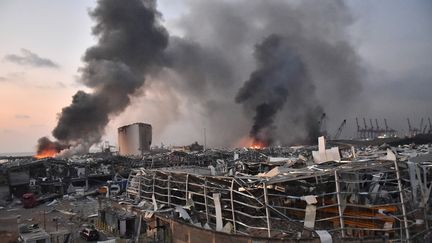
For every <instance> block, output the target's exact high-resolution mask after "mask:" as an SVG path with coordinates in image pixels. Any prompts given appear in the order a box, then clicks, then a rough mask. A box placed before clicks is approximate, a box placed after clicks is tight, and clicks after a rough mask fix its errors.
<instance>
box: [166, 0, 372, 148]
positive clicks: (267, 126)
mask: <svg viewBox="0 0 432 243" xmlns="http://www.w3.org/2000/svg"><path fill="white" fill-rule="evenodd" d="M188 4H189V7H190V9H189V11H188V14H185V15H184V16H183V17H182V18H181V19H180V20H179V21H178V22H177V23H176V24H177V25H176V27H180V28H181V29H182V37H181V38H174V37H171V38H170V45H169V47H168V49H167V52H168V53H169V54H170V55H169V57H170V60H172V62H171V66H169V67H170V68H171V69H172V71H173V72H175V73H176V74H178V75H179V76H180V78H177V77H176V79H172V80H173V81H171V80H169V79H168V80H164V81H166V82H167V83H172V87H174V88H175V89H176V90H177V92H178V93H179V97H181V98H182V99H185V100H187V101H186V102H189V103H191V104H193V105H194V106H195V107H196V106H198V105H197V104H199V105H200V106H201V107H199V108H201V110H200V113H201V114H203V116H204V117H205V118H204V119H206V121H205V123H207V124H209V125H208V126H207V128H208V129H207V131H208V132H209V134H208V136H207V141H209V138H210V140H211V141H210V142H209V143H210V144H212V145H215V144H216V145H218V146H221V145H222V146H223V145H232V144H235V142H236V141H238V139H239V138H241V137H244V136H245V133H247V132H248V130H249V133H250V135H251V136H252V137H253V138H255V139H257V140H258V142H264V143H273V144H292V143H304V142H308V141H310V140H313V141H315V140H316V136H317V135H318V134H319V124H318V121H319V118H320V116H321V114H322V113H323V112H324V111H325V112H326V113H327V114H329V116H330V117H331V119H332V121H333V120H335V121H337V120H339V119H340V118H345V114H346V113H347V112H348V111H349V108H350V105H351V104H353V103H354V102H353V101H354V100H355V99H356V97H358V96H357V95H358V94H359V93H360V92H361V86H362V85H361V84H362V77H363V75H364V70H363V68H362V65H361V60H360V58H359V56H358V55H357V53H356V50H355V48H354V47H353V46H352V45H351V43H350V42H351V39H350V35H349V32H348V30H349V27H350V25H351V24H352V23H353V21H354V19H353V18H352V15H351V13H350V11H349V9H348V8H347V6H346V5H345V4H344V2H343V1H340V0H329V1H323V2H320V3H318V4H317V2H316V1H313V0H302V1H286V0H273V1H259V0H236V1H189V2H188ZM197 20H199V21H197ZM257 43H260V44H257ZM254 47H255V49H254ZM254 50H255V51H254ZM252 53H255V54H254V55H255V60H254V58H253V55H251V54H252ZM245 80H247V81H246V83H244V81H245ZM234 100H235V101H236V102H237V103H239V104H241V106H239V105H235V104H233V102H234ZM228 101H230V102H228ZM199 108H194V112H195V111H196V109H199ZM242 109H243V112H242ZM187 112H188V111H185V113H187ZM193 114H194V113H193V112H191V114H187V115H185V116H186V117H188V116H191V115H193ZM203 123H204V122H203ZM249 125H250V127H251V129H245V128H247V127H248V126H249ZM221 131H223V132H221Z"/></svg>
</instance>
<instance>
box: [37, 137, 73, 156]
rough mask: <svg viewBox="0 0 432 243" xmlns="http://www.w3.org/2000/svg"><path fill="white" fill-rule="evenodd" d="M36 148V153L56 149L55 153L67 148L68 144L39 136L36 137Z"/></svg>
mask: <svg viewBox="0 0 432 243" xmlns="http://www.w3.org/2000/svg"><path fill="white" fill-rule="evenodd" d="M38 145H39V146H38V148H37V151H36V153H37V154H42V153H43V152H44V151H56V152H57V153H58V152H60V151H62V150H64V149H67V148H68V145H67V144H62V143H59V142H56V141H51V140H50V139H49V138H47V137H41V138H39V139H38Z"/></svg>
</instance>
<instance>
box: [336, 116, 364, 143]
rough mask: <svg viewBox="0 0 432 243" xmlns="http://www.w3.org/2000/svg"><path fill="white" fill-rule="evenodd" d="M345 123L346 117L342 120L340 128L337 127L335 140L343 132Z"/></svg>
mask: <svg viewBox="0 0 432 243" xmlns="http://www.w3.org/2000/svg"><path fill="white" fill-rule="evenodd" d="M345 124H346V119H344V120H343V121H342V123H341V124H340V126H339V128H338V129H337V131H336V133H335V135H334V138H333V139H334V140H336V139H338V138H339V136H340V135H341V133H342V129H343V128H344V127H345ZM357 126H358V122H357Z"/></svg>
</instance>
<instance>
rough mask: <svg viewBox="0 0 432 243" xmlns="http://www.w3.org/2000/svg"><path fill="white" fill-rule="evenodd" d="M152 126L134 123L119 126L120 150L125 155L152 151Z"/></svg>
mask: <svg viewBox="0 0 432 243" xmlns="http://www.w3.org/2000/svg"><path fill="white" fill-rule="evenodd" d="M151 141H152V126H151V125H150V124H146V123H134V124H130V125H126V126H123V127H119V128H118V146H119V148H118V151H119V154H120V155H123V156H134V155H135V156H139V155H142V154H143V153H144V152H147V151H150V145H151Z"/></svg>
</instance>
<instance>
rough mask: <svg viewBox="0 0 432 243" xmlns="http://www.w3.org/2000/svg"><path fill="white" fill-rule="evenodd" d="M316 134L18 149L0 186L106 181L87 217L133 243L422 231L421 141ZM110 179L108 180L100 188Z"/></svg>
mask: <svg viewBox="0 0 432 243" xmlns="http://www.w3.org/2000/svg"><path fill="white" fill-rule="evenodd" d="M319 141H320V142H319V145H318V146H297V147H269V148H262V149H249V148H242V149H233V150H217V149H207V150H205V151H195V152H185V151H177V150H173V151H150V152H147V153H146V154H144V155H143V156H140V157H133V158H131V157H122V156H113V155H110V154H92V155H84V156H74V157H71V158H68V159H60V158H57V159H54V158H49V159H34V158H17V159H10V161H9V162H7V163H3V164H1V166H0V168H1V170H0V172H1V174H2V176H1V177H0V178H1V179H2V182H3V184H7V187H6V188H7V189H8V190H3V189H4V187H5V186H3V187H2V188H3V189H2V192H3V194H5V193H6V192H7V193H9V194H12V195H14V197H17V198H19V197H20V196H21V195H23V194H24V193H27V192H28V191H32V192H35V193H37V194H39V195H41V196H42V197H49V196H52V195H55V196H58V197H61V196H63V195H68V194H69V195H75V194H77V193H78V192H82V193H84V195H87V194H90V193H91V195H94V193H97V192H98V191H97V190H93V189H97V188H98V187H101V186H104V185H108V187H107V190H108V192H107V193H102V194H100V195H99V199H98V200H97V202H98V210H99V213H98V214H97V220H96V222H95V225H96V227H97V228H98V229H99V230H103V231H104V232H108V233H109V234H112V235H114V236H118V237H124V238H129V239H131V240H133V241H136V242H141V241H143V240H149V239H150V241H153V242H205V241H212V242H234V241H240V242H256V241H257V242H360V241H361V242H383V241H402V242H407V241H412V242H418V241H425V242H427V241H428V240H431V236H430V228H429V225H430V223H431V217H430V215H431V211H430V201H431V200H430V198H431V194H430V191H431V189H432V180H431V171H430V169H431V168H432V157H431V156H430V154H431V150H432V147H431V146H430V145H427V144H426V145H399V146H397V147H390V146H389V145H381V146H351V145H346V144H345V145H342V144H338V146H337V147H336V146H335V145H334V144H327V145H326V144H325V141H324V139H322V138H321V139H320V140H319ZM119 178H120V179H119ZM120 181H122V183H121V184H122V185H121V186H118V187H117V188H118V190H116V191H115V190H114V189H115V188H114V187H113V188H111V187H110V185H112V184H113V183H117V182H120ZM119 185H120V184H119ZM95 186H96V187H95ZM92 188H93V189H92ZM63 198H68V197H66V196H63ZM77 198H78V197H77ZM84 198H85V197H84ZM58 200H61V199H58Z"/></svg>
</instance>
